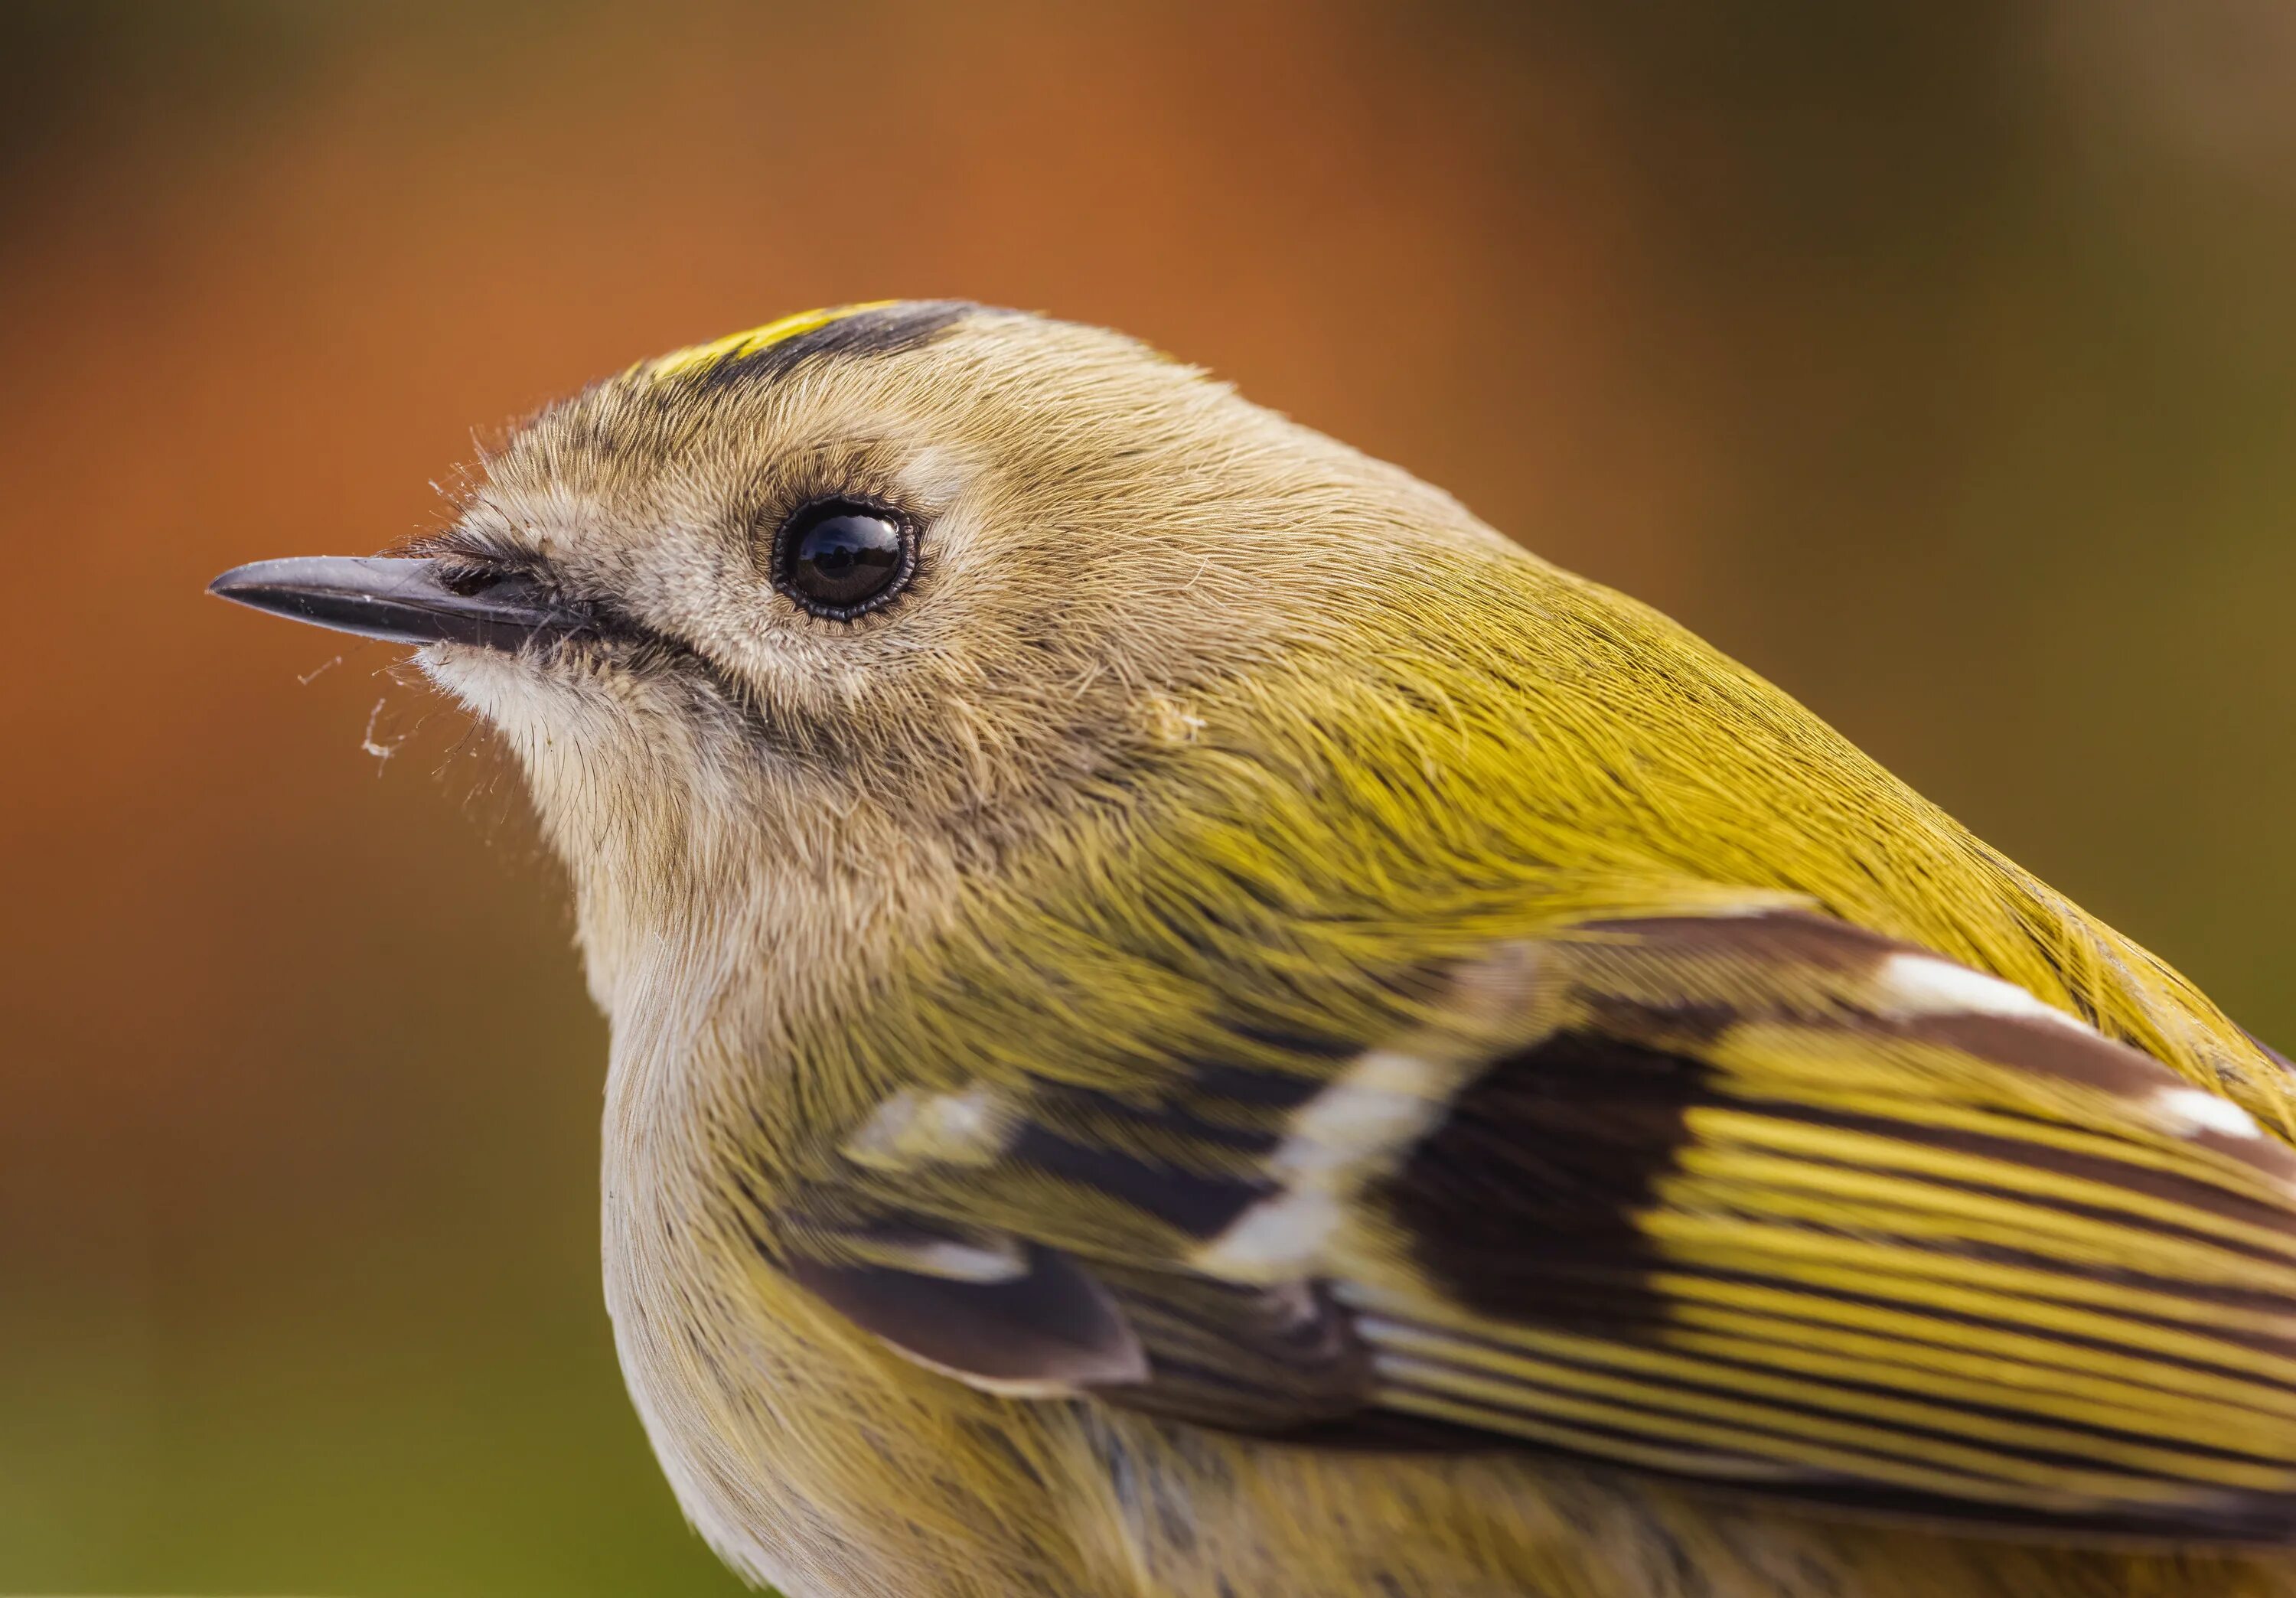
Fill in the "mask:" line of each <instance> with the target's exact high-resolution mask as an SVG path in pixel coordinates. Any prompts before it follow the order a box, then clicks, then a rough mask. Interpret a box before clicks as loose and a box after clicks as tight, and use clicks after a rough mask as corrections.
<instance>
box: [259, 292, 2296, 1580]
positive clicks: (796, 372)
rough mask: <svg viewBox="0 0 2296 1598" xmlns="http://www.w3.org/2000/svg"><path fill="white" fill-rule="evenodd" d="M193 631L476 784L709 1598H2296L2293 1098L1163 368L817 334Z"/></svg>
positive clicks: (1423, 498)
mask: <svg viewBox="0 0 2296 1598" xmlns="http://www.w3.org/2000/svg"><path fill="white" fill-rule="evenodd" d="M223 586H224V587H225V591H227V592H233V593H234V594H238V595H239V596H241V597H245V598H250V599H251V600H253V601H255V602H260V603H264V604H266V605H269V606H271V607H272V608H275V609H284V610H289V611H294V612H296V613H299V614H304V615H307V616H311V617H313V618H315V619H322V620H326V621H330V622H332V623H334V624H336V625H348V626H354V627H364V628H365V630H369V631H373V632H378V633H381V634H383V635H389V636H398V637H406V638H411V639H414V640H415V641H418V642H419V641H424V640H443V641H442V642H435V643H430V647H428V648H427V649H426V650H425V651H424V652H423V654H422V657H421V659H422V662H423V665H424V667H425V668H426V669H427V670H429V671H430V674H431V676H433V677H434V678H435V679H436V680H437V681H439V683H440V684H443V685H444V686H445V687H447V689H448V690H449V691H451V692H454V693H455V694H456V695H458V696H459V697H460V698H461V699H462V700H463V701H464V702H465V703H467V704H468V705H470V706H471V708H472V709H474V710H476V711H477V712H479V713H480V715H481V716H483V717H486V718H487V719H488V720H489V721H491V722H492V723H493V724H494V725H496V726H497V727H498V728H500V729H501V731H502V733H503V735H504V737H505V738H506V740H507V741H508V742H509V744H510V746H511V747H512V749H513V750H515V751H516V753H517V755H518V757H519V758H520V759H521V762H522V763H523V764H524V766H525V769H526V771H527V773H528V775H529V780H530V783H531V786H532V789H533V792H534V796H535V799H536V801H537V806H538V807H539V809H540V812H541V814H542V816H543V819H544V822H545V825H546V826H547V828H548V830H549V832H550V835H551V837H552V838H553V840H554V842H555V844H556V846H557V848H558V850H559V852H560V853H561V854H562V856H564V858H565V860H566V863H567V865H568V866H569V868H570V873H571V875H572V878H573V882H574V887H575V892H576V897H577V902H578V909H579V924H580V936H581V943H582V948H583V953H584V955H585V957H586V961H587V964H588V970H589V973H590V979H591V984H592V988H593V991H594V994H595V995H596V996H597V999H598V1001H599V1003H600V1004H602V1005H603V1007H604V1008H605V1010H606V1012H608V1014H609V1015H610V1016H611V1019H612V1021H613V1032H614V1046H613V1058H612V1061H611V1068H610V1073H609V1078H608V1087H607V1103H608V1108H607V1122H606V1138H605V1253H606V1282H607V1297H608V1302H609V1304H610V1306H611V1310H612V1314H613V1319H614V1326H615V1332H616V1336H617V1339H618V1341H619V1348H620V1351H621V1357H622V1362H623V1366H624V1369H625V1371H626V1373H627V1376H628V1379H629V1383H630V1388H631V1391H632V1393H633V1394H634V1395H635V1398H636V1401H637V1405H638V1407H639V1409H640V1411H641V1413H642V1414H644V1418H645V1422H646V1425H647V1428H648V1430H649V1432H650V1434H651V1435H652V1439H653V1442H654V1446H655V1447H656V1449H657V1451H658V1452H659V1454H660V1457H661V1460H662V1463H663V1464H664V1466H665V1467H666V1469H667V1470H668V1473H669V1476H670V1479H671V1480H672V1481H673V1483H674V1484H675V1485H676V1490H677V1493H678V1496H679V1498H680V1500H681V1502H682V1503H683V1504H685V1509H686V1511H687V1512H688V1513H689V1514H690V1515H691V1516H692V1517H693V1520H694V1523H695V1524H696V1525H697V1526H698V1527H699V1528H701V1531H702V1533H703V1535H704V1536H706V1537H708V1538H709V1540H710V1542H711V1543H712V1545H714V1546H716V1547H717V1549H718V1551H719V1552H720V1553H723V1554H724V1555H725V1556H726V1558H727V1559H728V1560H730V1561H733V1562H734V1564H735V1565H736V1566H737V1567H738V1568H740V1569H742V1570H743V1571H745V1572H747V1573H749V1574H750V1575H752V1576H755V1577H757V1578H761V1579H767V1580H771V1581H773V1582H775V1583H778V1584H780V1585H782V1586H784V1587H785V1588H787V1589H788V1590H789V1591H790V1592H791V1593H792V1594H808V1595H809V1594H831V1595H835V1598H916V1595H922V1594H949V1595H952V1598H990V1595H992V1594H994V1595H996V1598H1006V1595H1009V1594H1047V1595H1054V1594H1056V1595H1058V1598H1078V1595H1091V1598H1099V1595H1110V1598H1117V1595H1120V1598H1149V1595H1150V1594H1156V1595H1165V1594H1169V1595H1173V1598H1226V1595H1231V1594H1233V1595H1239V1598H1240V1595H1244V1594H1288V1595H1294V1598H1343V1595H1344V1598H1352V1595H1357V1594H1362V1595H1367V1598H1419V1595H1429V1598H1431V1595H1434V1594H1476V1595H1481V1594H1494V1595H1496V1594H1557V1595H1562V1594H1569V1595H1573V1598H1577V1595H1584V1598H1693V1595H1702V1594H1712V1595H1715V1598H1757V1595H1767V1594H1779V1593H1783V1594H1806V1595H1808V1598H1817V1595H1820V1594H1825V1595H1841V1598H1847V1595H1852V1594H1855V1595H1859V1598H1866V1595H1873V1598H1948V1595H1951V1598H1961V1595H1965V1594H2000V1595H2003V1598H2007V1595H2009V1594H2016V1595H2018V1598H2060V1595H2070V1594H2099V1595H2102V1594H2122V1593H2128V1594H2154V1595H2156V1598H2185V1595H2188V1594H2259V1595H2260V1594H2296V1562H2292V1560H2291V1557H2290V1556H2289V1555H2287V1554H2285V1553H2282V1552H2280V1549H2281V1548H2282V1547H2283V1546H2284V1545H2287V1544H2289V1543H2290V1542H2291V1541H2292V1539H2296V1152H2292V1150H2291V1147H2290V1143H2289V1139H2290V1128H2291V1124H2292V1118H2291V1106H2292V1097H2291V1081H2290V1077H2289V1073H2288V1069H2287V1067H2286V1064H2285V1062H2284V1061H2280V1060H2278V1059H2277V1058H2276V1057H2275V1056H2273V1055H2271V1054H2270V1053H2267V1051H2265V1050H2264V1049H2262V1048H2261V1047H2259V1045H2257V1044H2256V1043H2255V1042H2254V1041H2252V1040H2251V1039H2250V1038H2249V1037H2246V1036H2245V1035H2244V1034H2243V1033H2242V1032H2241V1031H2240V1030H2239V1028H2236V1027H2235V1026H2233V1025H2232V1024H2231V1023H2230V1022H2228V1021H2227V1020H2226V1019H2225V1018H2224V1016H2223V1015H2221V1014H2220V1013H2219V1012H2218V1011H2217V1010H2216V1009H2215V1007H2214V1006H2212V1005H2211V1004H2210V1003H2209V1002H2208V1001H2207V1000H2206V999H2205V998H2204V997H2203V996H2201V995H2200V994H2199V993H2198V992H2196V991H2195V990H2194V988H2193V987H2191V985H2190V984H2188V983H2186V982H2185V980H2183V979H2181V978H2179V977H2178V976H2177V974H2176V973H2175V972H2174V971H2170V970H2169V969H2168V968H2167V967H2166V966H2164V965H2162V964H2161V963H2160V962H2159V961H2157V960H2155V959H2153V957H2152V956H2151V955H2147V954H2145V953H2144V951H2143V950H2141V949H2139V948H2137V947H2136V946H2134V945H2133V944H2131V943H2129V942H2128V940H2127V939H2125V938H2120V936H2118V935H2117V934H2115V933H2114V932H2112V930H2109V929H2108V928H2105V927H2103V926H2102V925H2101V924H2099V923H2098V922H2095V921H2093V920H2091V919H2090V918H2088V917H2087V916H2086V915H2084V914H2081V913H2080V912H2079V910H2078V909H2076V908H2075V907H2074V906H2071V905H2070V904H2068V903H2066V902H2065V901H2064V900H2063V899H2062V898H2061V897H2058V896H2057V895H2056V894H2054V893H2053V892H2051V891H2050V890H2049V889H2047V888H2046V887H2045V886H2043V885H2042V884H2040V883H2039V882H2037V881H2034V880H2033V879H2032V878H2031V877H2030V876H2028V875H2026V874H2025V873H2023V872H2021V871H2020V870H2019V869H2018V868H2017V867H2016V866H2014V865H2012V864H2010V863H2009V862H2008V861H2006V860H2004V859H2003V858H2001V857H2000V856H1997V855H1996V854H1994V853H1992V852H1991V851H1990V850H1989V849H1987V848H1985V847H1984V846H1982V845H1981V844H1980V843H1978V842H1977V841H1976V840H1973V839H1972V838H1971V837H1970V836H1969V835H1968V834H1967V833H1965V832H1963V831H1962V830H1961V829H1960V828H1959V827H1958V826H1956V824H1954V823H1953V822H1951V821H1950V820H1948V818H1947V817H1945V816H1944V815H1940V814H1939V812H1938V811H1937V810H1936V809H1934V808H1933V807H1931V806H1930V805H1928V804H1927V803H1925V802H1924V801H1923V800H1922V799H1919V798H1918V797H1916V796H1915V795H1914V794H1913V793H1911V792H1909V791H1907V789H1905V788H1904V787H1903V786H1901V785H1900V784H1899V783H1897V782H1896V781H1894V780H1893V779H1891V778H1890V776H1889V775H1887V774H1885V773H1883V772H1882V771H1881V770H1879V769H1878V768H1876V767H1875V766H1874V765H1873V764H1872V763H1871V762H1870V761H1868V760H1866V758H1864V757H1863V756H1861V755H1860V754H1858V753H1857V750H1854V749H1852V748H1851V747H1850V746H1849V745H1848V744H1847V743H1845V742H1843V741H1842V740H1841V738H1840V737H1838V736H1837V735H1836V734H1835V733H1833V732H1831V731H1830V730H1829V729H1827V728H1826V727H1825V726H1824V725H1821V724H1820V723H1818V722H1817V721H1816V719H1815V718H1813V717H1810V716H1809V715H1808V713H1807V712H1806V711H1804V710H1802V709H1800V707H1799V706H1797V705H1795V704H1794V703H1793V702H1792V701H1790V700H1788V699H1786V698H1785V697H1784V695H1782V694H1780V693H1779V692H1777V691H1776V690H1775V689H1773V688H1771V687H1770V686H1769V685H1767V684H1765V683H1762V682H1761V681H1759V680H1758V679H1756V678H1755V677H1753V676H1751V675H1749V674H1748V673H1746V672H1745V671H1743V669H1741V668H1738V667H1736V666H1734V665H1733V664H1732V663H1731V662H1729V661H1727V660H1724V659H1722V658H1721V657H1719V656H1718V655H1716V654H1715V653H1714V652H1713V651H1710V650H1709V649H1708V648H1706V647H1705V646H1704V645H1702V644H1701V643H1699V642H1697V641H1696V640H1695V639H1693V638H1691V637H1689V636H1687V635H1685V634H1684V633H1683V632H1681V631H1680V630H1679V629H1677V628H1676V627H1673V626H1672V625H1670V624H1669V623H1668V622H1666V621H1665V620H1664V619H1661V618H1659V617H1657V616H1655V615H1653V614H1652V613H1651V612H1650V611H1646V610H1644V609H1643V608H1641V607H1640V606H1638V605H1636V604H1635V603H1633V602H1630V601H1628V600H1625V599H1622V598H1620V596H1618V595H1616V594H1611V593H1608V592H1606V591H1604V590H1603V589H1601V588H1599V587H1596V586H1593V585H1591V584H1588V583H1586V582H1583V581H1581V580H1579V579H1578V578H1573V577H1570V576H1569V575H1567V574H1564V573H1562V572H1560V571H1557V570H1554V569H1553V568H1551V567H1549V566H1546V565H1545V564H1543V563H1542V562H1540V561H1538V560H1537V559H1535V558H1533V557H1532V556H1530V555H1528V554H1526V553H1522V552H1521V550H1520V549H1518V548H1517V547H1516V546H1514V545H1511V544H1509V543H1507V542H1506V541H1505V540H1504V539H1502V538H1500V537H1497V535H1496V534H1494V533H1492V532H1491V531H1489V530H1488V529H1486V528H1484V527H1483V526H1482V525H1481V524H1480V523H1479V522H1477V521H1476V520H1474V519H1473V518H1472V516H1470V515H1469V514H1468V513H1467V512H1464V510H1462V509H1461V508H1460V507H1459V506H1458V505H1457V504H1456V503H1454V502H1453V501H1452V500H1450V499H1449V498H1447V496H1444V495H1442V494H1440V493H1439V492H1437V491H1436V490H1434V489H1431V488H1428V487H1426V486H1425V485H1423V484H1421V483H1419V482H1417V481H1415V480H1414V479H1411V478H1410V477H1408V476H1406V474H1404V473H1402V472H1400V471H1396V470H1395V469H1393V468H1391V467H1388V466H1384V465H1382V464H1380V463H1376V462H1373V461H1370V460H1367V459H1365V457H1364V456H1362V455H1358V454H1357V453H1356V452H1354V451H1352V450H1350V449H1348V448H1347V447H1344V446H1341V445H1339V444H1336V443H1334V442H1333V441H1332V440H1330V439H1328V438H1323V437H1321V436H1319V435H1317V434H1316V433H1313V432H1311V431H1308V430H1306V429H1303V428H1300V427H1298V426H1295V425H1293V424H1292V423H1291V422H1287V421H1285V420H1283V418H1281V417H1278V416H1276V415H1274V414H1270V413H1268V412H1267V411H1264V410H1260V409H1259V408H1257V407H1255V406H1251V405H1249V404H1247V403H1246V402H1244V401H1243V400H1242V399H1241V398H1239V397H1236V396H1235V395H1234V393H1232V392H1231V391H1230V390H1229V389H1226V388H1225V387H1223V386H1221V385H1219V384H1217V383H1215V382H1212V381H1209V380H1208V379H1206V378H1205V377H1203V376H1202V375H1201V374H1200V373H1196V372H1194V371H1193V370H1191V369H1189V368H1187V367H1185V366H1182V365H1177V364H1175V363H1173V362H1170V361H1169V360H1166V359H1164V358H1162V357H1160V356H1157V355H1155V354H1154V353H1152V352H1151V351H1149V350H1146V349H1144V348H1141V347H1140V346H1138V345H1136V344H1134V343H1131V342H1129V341H1128V340H1123V339H1121V338H1119V337H1117V336H1115V335H1112V334H1110V333H1105V332H1098V331H1095V330H1090V329H1086V328H1080V327H1075V326H1070V325H1065V324H1058V323H1054V322H1049V321H1045V320H1041V319H1038V318H1035V317H1029V316H1015V315H1012V314H1007V313H1000V312H990V311H983V310H980V309H977V308H975V307H965V306H957V305H944V304H896V305H886V306H877V307H857V308H851V309H848V310H844V311H838V312H821V313H814V314H811V315H808V316H802V317H795V318H791V319H790V320H788V321H786V322H783V323H780V324H775V325H773V326H772V327H768V328H765V329H761V330H759V331H758V332H755V333H750V334H744V335H741V336H738V337H736V338H734V339H730V340H723V341H721V342H719V343H717V344H714V345H709V346H704V347H702V348H698V349H694V350H690V351H686V352H684V353H682V354H680V355H676V356H669V357H668V358H666V359H664V360H661V361H657V362H652V363H649V364H646V365H639V366H636V367H634V368H632V369H631V370H629V371H628V372H626V373H622V374H621V375H620V376H619V377H616V378H612V379H611V380H608V381H604V382H603V383H600V384H598V385H597V386H595V387H594V388H593V389H589V390H587V391H586V392H585V393H583V394H581V395H579V396H578V397H574V398H573V399H570V400H569V401H567V402H566V403H564V404H563V405H561V406H555V407H553V409H551V410H549V411H547V412H545V414H543V415H542V416H541V417H540V418H538V419H537V421H536V422H534V423H533V424H532V426H531V427H529V429H528V430H525V431H524V432H523V433H522V434H521V435H520V437H519V438H517V439H516V440H515V441H514V442H513V443H512V445H511V446H510V447H508V449H507V450H506V451H505V452H504V454H502V455H500V456H498V457H497V458H495V459H493V460H491V461H489V462H488V463H487V466H486V471H485V475H484V479H483V482H482V484H481V486H480V487H479V488H478V489H477V490H476V491H475V493H474V494H473V495H472V496H471V500H470V502H469V504H468V505H467V507H466V509H465V511H464V513H463V517H462V519H461V520H460V522H459V523H458V524H457V525H456V526H455V528H454V529H453V530H451V531H450V532H448V533H447V534H446V535H444V536H443V537H439V538H438V539H436V540H434V541H431V542H430V543H429V544H427V545H423V546H421V547H418V548H416V549H414V550H412V551H407V552H404V553H403V554H402V556H401V557H400V560H399V561H398V562H396V563H382V564H369V565H359V564H357V563H351V562H303V563H283V564H277V565H266V566H264V567H258V568H254V569H249V570H245V571H242V572H241V573H237V574H234V576H233V577H232V578H227V579H225V583H224V584H223ZM2210 1550H2215V1552H2210Z"/></svg>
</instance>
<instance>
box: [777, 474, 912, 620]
mask: <svg viewBox="0 0 2296 1598" xmlns="http://www.w3.org/2000/svg"><path fill="white" fill-rule="evenodd" d="M916 560H917V555H916V540H915V538H914V536H913V535H912V534H911V532H910V530H909V528H908V525H907V523H906V521H904V520H902V519H901V518H899V517H898V516H896V515H894V514H893V513H892V512H890V511H886V510H882V509H881V508H879V507H878V506H875V505H870V504H859V503H857V502H856V501H853V500H849V499H830V500H823V501H820V502H819V503H817V504H809V505H808V506H806V507H805V509H803V510H801V511H799V512H798V513H797V514H796V515H794V516H792V517H791V518H790V519H789V520H788V522H787V523H785V524H784V525H783V528H782V530H781V537H779V538H777V539H776V540H775V545H774V586H775V587H776V588H779V589H780V590H781V591H782V592H783V594H788V595H789V596H790V597H791V599H793V600H795V601H797V602H798V603H799V604H800V605H802V606H804V607H805V608H806V609H807V610H808V611H811V612H812V613H813V614H814V615H816V616H826V617H829V618H831V619H833V620H838V621H848V620H850V619H852V618H854V617H856V616H859V615H862V614H863V613H865V612H866V611H873V610H875V609H876V608H877V607H878V606H879V605H881V604H883V603H884V602H886V601H887V600H890V599H891V598H892V597H893V595H895V594H898V593H899V592H900V591H901V586H902V585H903V584H905V583H906V582H907V581H908V580H909V574H910V573H911V572H912V571H913V570H914V569H915V567H916Z"/></svg>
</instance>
